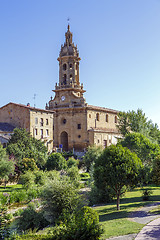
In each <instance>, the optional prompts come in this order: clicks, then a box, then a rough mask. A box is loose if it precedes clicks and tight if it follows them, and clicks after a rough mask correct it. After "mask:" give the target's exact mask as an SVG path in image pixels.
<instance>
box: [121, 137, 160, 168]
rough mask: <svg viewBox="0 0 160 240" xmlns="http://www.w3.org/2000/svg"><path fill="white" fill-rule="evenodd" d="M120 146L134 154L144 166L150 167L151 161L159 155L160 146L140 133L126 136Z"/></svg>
mask: <svg viewBox="0 0 160 240" xmlns="http://www.w3.org/2000/svg"><path fill="white" fill-rule="evenodd" d="M120 144H121V145H122V146H123V147H127V148H128V149H130V151H132V152H135V153H136V154H137V156H138V157H139V158H140V159H141V161H142V162H143V164H145V165H146V164H147V165H151V164H152V161H153V159H154V158H155V157H156V156H157V155H159V154H160V146H159V145H158V144H156V143H152V142H151V141H150V140H149V139H148V138H147V137H145V136H144V135H142V134H140V133H128V134H126V136H125V138H124V139H123V140H122V141H121V142H120Z"/></svg>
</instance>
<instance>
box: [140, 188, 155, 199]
mask: <svg viewBox="0 0 160 240" xmlns="http://www.w3.org/2000/svg"><path fill="white" fill-rule="evenodd" d="M152 193H153V192H152V190H150V189H143V193H142V199H143V201H148V200H149V198H150V196H151V195H152Z"/></svg>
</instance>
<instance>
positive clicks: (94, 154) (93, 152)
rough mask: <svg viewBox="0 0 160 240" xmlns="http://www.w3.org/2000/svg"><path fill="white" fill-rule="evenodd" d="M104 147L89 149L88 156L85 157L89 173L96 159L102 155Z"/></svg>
mask: <svg viewBox="0 0 160 240" xmlns="http://www.w3.org/2000/svg"><path fill="white" fill-rule="evenodd" d="M102 151H103V150H102V147H97V146H91V147H88V149H87V152H86V154H85V155H84V158H83V160H84V163H85V166H86V168H87V172H89V170H90V168H91V165H92V164H93V163H94V162H95V161H96V159H97V158H98V157H99V156H100V154H101V153H102Z"/></svg>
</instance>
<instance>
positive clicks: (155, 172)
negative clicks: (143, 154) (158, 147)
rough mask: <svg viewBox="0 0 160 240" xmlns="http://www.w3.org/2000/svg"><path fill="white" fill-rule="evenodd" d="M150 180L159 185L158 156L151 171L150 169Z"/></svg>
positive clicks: (159, 159) (159, 160)
mask: <svg viewBox="0 0 160 240" xmlns="http://www.w3.org/2000/svg"><path fill="white" fill-rule="evenodd" d="M152 176H153V177H152V178H153V182H154V183H155V184H156V185H159V184H160V155H159V156H157V157H156V158H155V159H154V161H153V169H152Z"/></svg>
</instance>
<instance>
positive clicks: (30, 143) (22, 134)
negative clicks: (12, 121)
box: [7, 128, 47, 168]
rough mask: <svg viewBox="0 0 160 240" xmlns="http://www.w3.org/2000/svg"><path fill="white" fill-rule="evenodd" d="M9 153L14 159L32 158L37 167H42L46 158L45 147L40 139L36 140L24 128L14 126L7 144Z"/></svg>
mask: <svg viewBox="0 0 160 240" xmlns="http://www.w3.org/2000/svg"><path fill="white" fill-rule="evenodd" d="M7 152H8V154H9V155H11V154H13V155H14V156H15V158H16V159H18V160H22V159H23V158H33V159H34V160H35V162H36V164H37V166H38V167H40V168H42V167H43V166H44V164H45V162H46V158H47V148H46V146H45V145H44V143H43V142H42V141H41V140H37V139H35V138H34V137H32V136H31V135H30V133H28V132H27V131H26V130H25V129H19V128H15V129H14V133H13V135H12V136H11V139H10V140H9V143H8V146H7Z"/></svg>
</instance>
